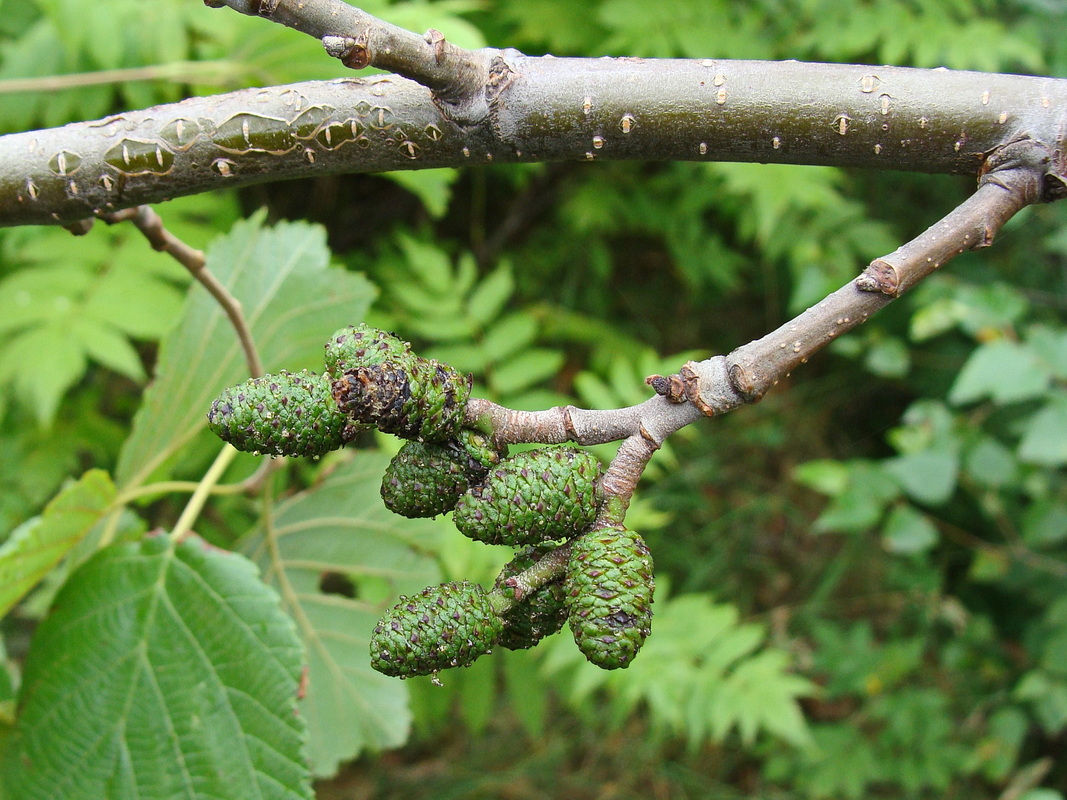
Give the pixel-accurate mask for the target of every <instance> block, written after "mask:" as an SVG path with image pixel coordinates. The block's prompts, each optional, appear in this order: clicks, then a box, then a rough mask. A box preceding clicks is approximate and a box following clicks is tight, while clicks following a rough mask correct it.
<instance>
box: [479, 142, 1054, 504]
mask: <svg viewBox="0 0 1067 800" xmlns="http://www.w3.org/2000/svg"><path fill="white" fill-rule="evenodd" d="M1048 161H1049V156H1048V152H1047V150H1046V148H1045V147H1044V146H1043V145H1041V144H1040V143H1037V142H1033V141H1031V140H1023V141H1019V142H1015V143H1013V144H1010V145H1008V146H1006V147H1004V148H1001V149H999V150H997V151H995V152H994V153H993V154H992V155H991V156H990V157H989V158H988V159H987V162H986V165H985V167H984V169H983V173H982V177H981V180H980V183H979V187H978V190H977V191H976V192H975V193H974V194H973V195H972V196H971V197H969V198H968V199H967V200H965V201H964V202H963V203H961V204H960V205H959V206H958V207H957V208H956V209H954V210H953V211H952V212H951V213H949V214H948V215H947V216H946V217H945V218H944V219H942V220H941V221H940V222H938V223H937V224H936V225H934V226H933V227H931V228H930V229H928V230H927V231H925V232H924V233H922V234H920V235H919V236H917V237H916V238H915V239H913V240H912V241H910V242H908V243H907V244H905V245H903V246H902V247H900V248H898V249H897V250H895V251H894V252H892V253H890V254H889V255H886V256H884V257H883V258H879V259H876V260H875V261H873V262H872V263H871V264H870V265H869V266H868V267H867V268H866V269H865V270H864V271H863V273H862V274H861V275H860V276H859V277H858V278H856V279H855V280H853V281H851V282H850V283H849V284H847V285H846V286H844V287H843V288H841V289H839V290H838V291H836V292H834V293H833V294H831V295H830V296H829V297H827V298H826V299H825V300H823V301H822V302H821V303H819V304H818V305H816V306H814V307H813V308H810V309H808V310H807V311H805V312H803V313H802V314H800V315H799V316H797V317H796V318H794V319H793V320H792V321H790V322H788V323H786V324H785V325H783V326H781V327H780V328H778V329H777V330H776V331H773V332H772V333H769V334H768V335H766V336H764V337H763V338H762V339H758V340H756V341H754V342H750V343H749V344H746V345H743V346H742V347H739V348H737V349H736V350H734V351H733V352H732V353H730V354H729V355H727V356H715V357H713V358H710V359H707V360H706V361H701V362H689V363H688V364H685V365H683V367H682V368H681V370H680V371H679V373H678V374H677V375H671V376H666V377H665V376H662V375H653V376H650V377H649V379H648V382H649V384H650V385H652V387H653V388H654V389H655V391H656V393H657V396H656V397H653V398H651V399H649V400H646V401H645V402H643V403H640V404H638V405H635V406H630V407H628V408H621V409H614V410H610V411H587V410H582V409H578V408H574V407H573V406H567V407H557V408H552V409H549V410H547V411H516V410H513V409H508V408H504V407H502V406H499V405H497V404H495V403H491V402H489V401H487V400H477V399H475V400H470V401H469V402H468V404H467V424H468V425H469V426H471V427H475V428H478V429H479V430H481V431H482V432H484V433H486V434H488V435H490V436H491V437H492V438H493V440H494V442H495V443H496V444H497V445H503V444H511V443H517V442H542V443H546V444H553V443H562V442H575V443H577V444H582V445H592V444H602V443H606V442H613V441H619V440H624V441H623V444H622V446H621V447H620V448H619V451H618V454H617V455H616V457H615V459H614V460H613V461H612V463H611V465H610V466H609V467H608V470H607V472H606V473H605V475H604V478H603V479H602V481H601V491H602V493H603V500H602V503H601V508H600V516H599V518H598V523H599V524H611V525H619V524H621V523H622V520H623V518H624V516H625V513H626V508H627V506H628V504H629V501H630V498H631V496H632V495H633V492H634V490H635V489H636V487H637V482H638V481H639V480H640V477H641V474H642V472H643V471H644V468H645V466H646V465H647V464H648V461H649V459H650V458H651V457H652V455H653V454H654V453H655V451H656V450H657V449H658V448H659V447H660V446H661V445H662V444H663V441H664V440H665V439H666V438H667V437H668V436H670V435H671V434H672V433H674V432H675V431H677V430H680V429H681V428H683V427H685V426H686V425H689V424H690V423H692V422H695V421H696V420H697V419H700V418H701V417H702V416H717V415H721V414H724V413H726V412H727V411H731V410H733V409H735V408H737V407H738V406H741V405H744V404H746V403H756V402H758V401H759V400H760V399H761V398H762V397H763V396H764V394H766V392H767V391H768V390H769V389H770V388H771V387H772V386H774V385H776V384H777V383H778V382H779V381H780V380H782V379H783V378H784V377H786V376H787V375H789V373H790V372H791V371H792V370H793V369H794V368H795V367H797V366H799V365H800V364H803V363H806V362H807V360H808V359H809V358H810V357H811V356H812V355H813V354H814V353H816V352H817V351H819V350H821V349H822V348H823V347H825V346H826V345H828V344H829V343H830V342H832V341H834V340H835V339H836V338H837V337H838V336H840V335H841V334H843V333H845V332H847V331H850V330H852V329H853V328H855V327H856V326H857V325H859V324H861V323H863V322H865V321H866V320H867V319H868V318H869V317H870V316H871V314H873V313H874V312H875V311H877V310H879V309H880V308H883V307H884V306H886V305H888V304H889V303H890V302H892V300H894V299H895V298H896V297H899V296H900V295H901V294H902V293H903V292H904V291H906V290H907V289H910V288H911V287H913V286H914V285H916V284H917V283H918V282H919V281H921V280H922V279H923V278H925V277H927V276H928V275H930V274H931V273H933V272H934V271H935V270H937V269H938V268H939V267H940V266H941V265H943V264H944V263H945V262H947V261H949V260H950V259H952V258H954V257H955V256H957V255H959V254H960V253H963V252H965V251H966V250H972V249H975V248H979V247H986V246H988V245H989V244H991V243H992V241H993V237H994V235H995V234H996V233H997V231H999V230H1000V228H1001V227H1003V225H1004V224H1005V223H1006V222H1007V221H1008V220H1009V219H1011V217H1012V216H1014V215H1015V214H1016V213H1017V212H1018V211H1019V210H1021V209H1022V208H1023V207H1025V206H1027V205H1029V204H1031V203H1035V202H1039V201H1040V200H1041V199H1042V198H1043V196H1044V192H1045V186H1044V181H1045V176H1046V173H1047V170H1048Z"/></svg>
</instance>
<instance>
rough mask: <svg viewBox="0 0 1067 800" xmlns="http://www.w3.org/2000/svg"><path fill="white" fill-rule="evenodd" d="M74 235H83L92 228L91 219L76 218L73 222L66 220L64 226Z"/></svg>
mask: <svg viewBox="0 0 1067 800" xmlns="http://www.w3.org/2000/svg"><path fill="white" fill-rule="evenodd" d="M63 227H64V228H66V229H67V230H68V231H70V232H71V233H72V234H73V235H74V236H84V235H85V234H87V233H88V232H89V231H91V230H92V228H93V221H92V220H91V219H76V220H74V222H68V223H66V224H65V225H64V226H63Z"/></svg>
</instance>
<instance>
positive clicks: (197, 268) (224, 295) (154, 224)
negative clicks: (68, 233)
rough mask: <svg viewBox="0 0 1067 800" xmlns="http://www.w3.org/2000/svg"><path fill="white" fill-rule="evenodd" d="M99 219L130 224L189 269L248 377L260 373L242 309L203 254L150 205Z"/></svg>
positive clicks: (256, 355) (256, 353) (111, 223)
mask: <svg viewBox="0 0 1067 800" xmlns="http://www.w3.org/2000/svg"><path fill="white" fill-rule="evenodd" d="M100 218H101V219H102V220H104V221H105V222H107V223H108V224H109V225H113V224H115V223H118V222H127V221H129V222H132V223H133V224H134V225H135V226H136V227H137V230H139V231H140V232H141V233H143V234H144V236H145V238H146V239H148V242H149V244H151V245H152V249H154V250H158V251H160V252H162V253H167V254H168V255H170V256H172V257H173V258H174V260H176V261H177V262H178V263H179V264H181V265H182V266H183V267H185V268H186V269H187V270H189V273H190V274H191V275H192V276H193V277H194V278H196V280H197V281H198V282H199V283H200V285H201V286H203V287H204V288H205V289H207V290H208V292H209V293H210V294H211V296H212V297H214V298H215V300H216V301H218V304H219V305H220V306H222V309H223V311H225V312H226V316H227V317H229V320H230V324H231V325H233V329H234V331H235V332H236V333H237V338H238V340H239V341H240V343H241V349H242V350H243V351H244V355H245V362H246V363H247V364H248V371H249V373H250V374H251V375H252V377H258V376H260V375H262V374H263V372H264V370H263V362H262V361H261V360H260V357H259V351H258V350H257V349H256V344H255V342H254V341H253V340H252V330H251V328H250V327H249V325H248V321H247V320H246V319H245V315H244V309H243V308H242V307H241V302H240V301H239V300H238V299H237V298H236V297H234V296H233V295H232V294H230V292H229V290H228V289H227V288H226V287H225V286H223V285H222V283H220V282H219V279H218V278H216V277H215V275H214V273H212V272H211V270H209V269H208V268H207V261H206V260H205V258H204V253H203V252H202V251H201V250H197V249H196V248H194V247H190V246H189V245H187V244H186V243H185V242H183V241H182V240H181V239H179V238H178V237H177V236H175V235H174V234H173V233H171V232H170V231H168V230H167V229H166V228H165V227H164V226H163V220H162V219H161V218H160V216H159V214H157V213H156V212H155V211H154V210H153V209H152V208H151V206H137V207H135V208H128V209H125V210H124V211H115V212H113V213H108V214H101V215H100Z"/></svg>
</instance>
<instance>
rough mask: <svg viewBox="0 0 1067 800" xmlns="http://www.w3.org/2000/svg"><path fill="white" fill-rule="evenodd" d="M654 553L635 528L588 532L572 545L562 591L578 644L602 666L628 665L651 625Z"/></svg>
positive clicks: (568, 617) (586, 654)
mask: <svg viewBox="0 0 1067 800" xmlns="http://www.w3.org/2000/svg"><path fill="white" fill-rule="evenodd" d="M654 590H655V579H654V578H653V575H652V556H651V554H650V553H649V551H648V547H647V546H646V545H645V543H644V540H643V539H642V538H641V537H640V536H639V535H638V534H636V533H634V532H632V531H627V530H618V529H615V528H600V529H597V530H594V531H590V532H589V533H586V534H584V535H582V536H580V537H579V538H578V539H575V540H574V542H573V544H572V545H571V557H570V560H569V562H568V564H567V576H566V579H565V581H564V591H565V595H566V603H567V621H568V623H569V624H570V628H571V632H572V633H573V634H574V641H575V642H576V643H577V644H578V649H579V650H581V651H582V653H583V654H584V655H585V657H586V658H587V659H588V660H589V661H591V662H593V663H594V664H596V665H597V666H598V667H602V668H604V669H620V668H625V667H628V666H630V663H631V662H632V661H633V659H634V656H636V655H637V652H638V651H639V650H640V649H641V645H642V644H644V642H645V638H646V637H647V636H648V634H649V632H650V630H651V626H652V595H653V592H654Z"/></svg>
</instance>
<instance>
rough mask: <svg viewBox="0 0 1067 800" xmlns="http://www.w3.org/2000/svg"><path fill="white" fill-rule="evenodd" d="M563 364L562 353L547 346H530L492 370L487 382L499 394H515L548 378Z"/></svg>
mask: <svg viewBox="0 0 1067 800" xmlns="http://www.w3.org/2000/svg"><path fill="white" fill-rule="evenodd" d="M562 366H563V353H561V352H559V351H558V350H549V349H547V348H539V347H535V348H531V349H530V350H526V351H524V352H522V353H519V354H518V355H516V356H515V357H513V358H511V359H509V360H508V361H506V362H505V363H504V364H501V365H500V366H499V367H497V368H496V369H494V370H493V372H492V374H491V375H490V378H489V383H490V385H491V386H492V387H493V391H494V392H497V393H498V394H499V395H501V396H507V395H509V394H515V393H516V392H520V391H522V390H523V389H528V388H529V387H531V386H534V385H535V384H538V383H541V382H543V381H546V380H548V379H549V378H551V377H552V376H554V375H555V374H556V373H557V372H559V370H560V368H561V367H562Z"/></svg>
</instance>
